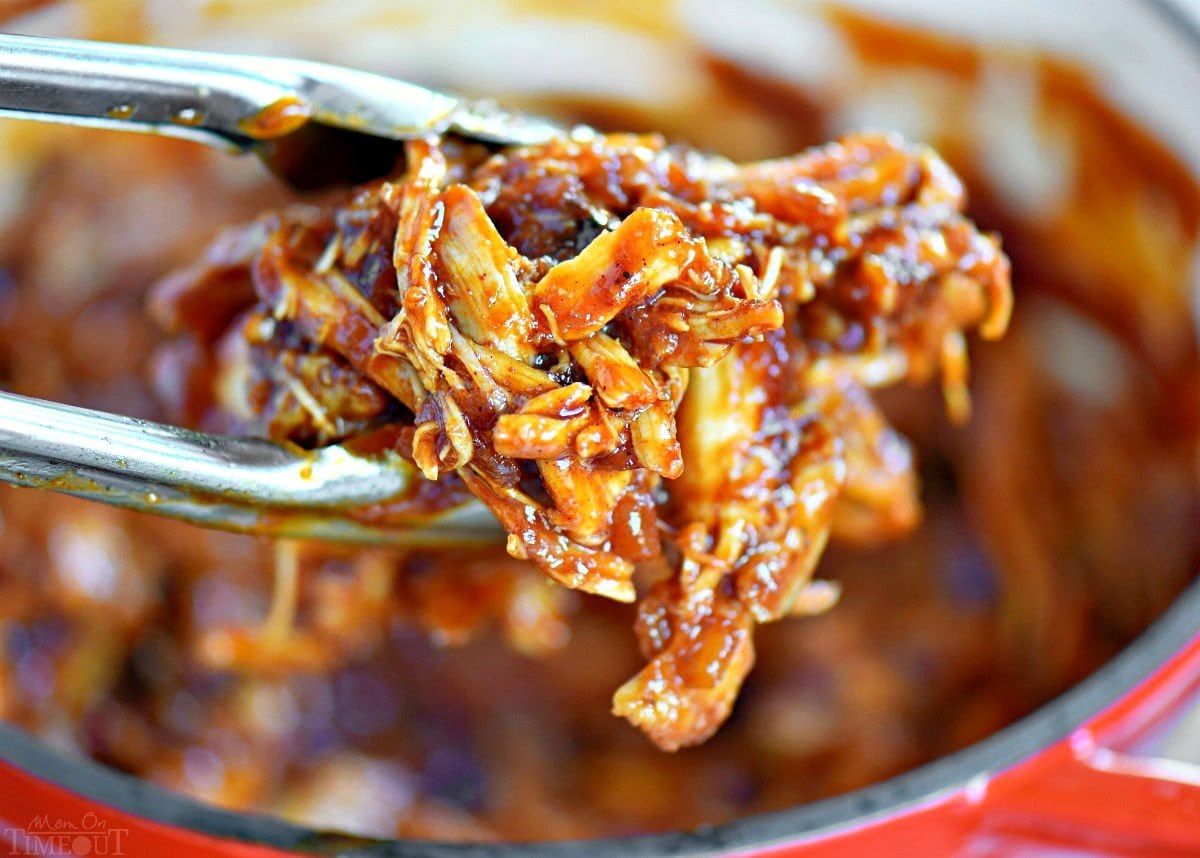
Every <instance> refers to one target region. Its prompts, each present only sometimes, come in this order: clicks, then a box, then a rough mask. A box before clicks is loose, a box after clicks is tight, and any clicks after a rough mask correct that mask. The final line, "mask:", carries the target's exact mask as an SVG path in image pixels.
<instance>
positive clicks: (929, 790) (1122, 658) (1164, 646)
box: [0, 0, 1200, 858]
mask: <svg viewBox="0 0 1200 858" xmlns="http://www.w3.org/2000/svg"><path fill="white" fill-rule="evenodd" d="M1142 3H1143V5H1144V6H1145V7H1146V8H1147V9H1148V10H1149V11H1150V12H1152V13H1154V14H1156V15H1158V16H1159V18H1160V19H1161V20H1162V21H1163V22H1164V23H1165V24H1166V25H1167V26H1169V27H1172V28H1174V29H1176V30H1178V31H1179V32H1180V33H1181V34H1182V35H1183V36H1184V37H1185V38H1186V39H1187V40H1188V41H1189V42H1191V43H1192V45H1193V46H1194V48H1195V50H1196V54H1197V56H1198V57H1200V20H1198V19H1197V17H1194V16H1192V15H1190V14H1189V13H1188V12H1186V11H1185V10H1183V9H1182V8H1180V6H1179V5H1178V4H1177V3H1176V2H1173V0H1142ZM1198 618H1200V579H1198V580H1195V581H1193V582H1192V583H1191V584H1190V585H1189V586H1188V587H1187V589H1185V590H1184V591H1183V592H1182V593H1181V594H1180V595H1179V596H1178V597H1177V598H1176V599H1175V601H1174V602H1173V603H1172V604H1171V605H1170V606H1169V607H1168V608H1167V610H1166V611H1165V612H1164V613H1163V615H1162V616H1161V617H1159V618H1158V619H1157V620H1156V621H1155V622H1154V623H1153V624H1152V625H1151V626H1150V627H1149V628H1147V629H1146V630H1145V631H1144V632H1142V634H1140V635H1139V636H1138V637H1137V638H1136V639H1135V640H1134V641H1133V642H1132V643H1130V644H1129V645H1128V646H1126V647H1125V648H1124V649H1123V650H1121V652H1119V653H1118V654H1117V655H1115V656H1114V657H1113V658H1112V659H1110V660H1109V661H1108V662H1107V663H1105V664H1104V665H1102V666H1101V667H1100V668H1099V669H1097V670H1096V671H1095V672H1094V673H1092V674H1091V675H1090V676H1088V677H1087V678H1085V679H1084V680H1082V681H1080V682H1079V683H1077V684H1075V685H1074V686H1072V687H1071V688H1070V689H1068V690H1067V691H1065V692H1064V693H1063V694H1061V695H1060V696H1058V697H1057V698H1055V699H1053V700H1051V701H1049V702H1048V703H1046V704H1044V705H1043V706H1041V707H1039V708H1038V709H1036V710H1034V711H1033V712H1032V713H1030V714H1029V715H1027V716H1025V717H1024V718H1021V719H1020V720H1018V721H1016V722H1014V723H1012V724H1010V725H1009V726H1007V727H1005V728H1003V729H1001V730H999V731H998V732H996V733H994V734H992V735H991V736H988V737H987V738H985V739H982V740H980V741H978V742H975V743H974V744H972V745H970V746H968V747H966V748H964V749H962V750H960V751H957V752H955V753H953V754H949V755H947V756H944V757H940V758H938V759H936V760H933V761H932V762H929V763H926V764H925V765H923V766H920V767H918V768H916V769H912V770H910V771H908V772H905V773H903V774H900V775H897V776H896V777H893V778H890V779H888V780H885V781H881V782H879V783H875V784H871V785H870V786H866V787H863V788H861V789H858V790H855V791H853V792H849V793H845V794H843V795H839V796H834V797H832V798H827V799H822V800H819V801H815V802H810V803H807V804H803V805H799V806H797V807H793V808H788V809H785V810H780V811H775V812H771V813H765V814H757V815H753V816H748V817H744V818H741V819H737V820H734V821H732V822H728V823H723V824H721V825H716V826H706V827H703V828H699V829H695V830H691V831H680V832H670V833H664V834H649V835H638V836H632V837H621V838H600V839H591V840H571V841H553V842H541V843H512V842H510V843H444V842H435V841H418V840H373V839H369V838H359V837H353V836H348V835H345V834H338V833H334V832H322V831H315V830H312V829H309V828H305V827H302V826H299V825H295V824H292V823H289V822H285V821H283V820H281V819H278V818H274V817H269V816H265V815H262V814H252V813H242V812H234V811H229V810H223V809H220V808H216V807H212V806H210V805H206V804H203V803H201V802H200V801H198V800H196V799H193V798H190V797H188V796H185V795H182V794H179V793H175V792H172V791H169V790H167V789H165V788H163V787H160V786H157V785H155V784H153V783H150V782H148V781H144V780H141V779H139V778H136V777H134V776H132V775H128V774H125V773H122V772H119V771H116V770H114V769H110V768H108V767H106V766H103V765H101V764H100V763H97V762H95V761H93V760H90V759H86V758H80V757H77V756H73V755H69V754H67V753H64V752H61V751H58V750H55V749H52V748H50V747H48V746H46V745H45V744H43V743H42V742H41V741H39V740H38V739H36V738H34V737H33V736H32V735H31V734H29V733H27V732H25V731H24V730H21V729H20V728H17V727H14V726H12V725H10V724H6V723H3V722H0V762H4V763H8V764H11V765H13V766H15V767H17V768H19V769H23V770H24V771H26V772H28V773H30V774H32V775H34V776H35V777H37V778H38V779H40V780H43V781H46V782H49V783H52V784H54V785H56V786H58V787H61V788H63V789H66V790H69V791H71V792H73V793H76V794H77V795H79V796H82V797H83V798H85V799H87V800H90V801H93V802H96V803H97V804H98V805H106V806H109V807H112V808H115V809H117V810H120V811H123V812H125V813H129V814H132V815H135V816H138V817H141V818H142V819H146V820H150V821H152V822H156V823H161V824H164V825H168V826H173V827H178V828H183V829H187V830H190V831H194V832H197V833H200V834H204V835H208V836H211V837H215V838H222V839H232V840H235V841H241V842H243V843H249V844H258V845H262V846H266V847H273V848H275V849H281V850H292V851H298V852H302V853H303V852H307V853H316V854H327V855H333V854H336V855H345V856H359V858H401V856H403V858H515V856H518V855H521V856H525V855H532V856H540V858H567V856H571V858H577V856H584V855H586V856H590V858H599V856H606V855H621V856H658V855H677V856H699V855H711V854H726V853H728V852H731V851H746V850H753V849H762V848H765V847H771V846H776V845H780V844H783V843H788V842H795V841H797V840H810V839H812V838H815V837H818V836H820V835H826V834H832V833H835V832H837V831H839V830H844V829H847V828H849V827H851V826H854V825H861V824H863V823H865V822H869V821H872V820H878V819H881V818H883V817H886V816H890V815H893V814H896V813H899V812H903V811H905V810H908V809H911V808H914V807H917V806H920V805H923V804H927V803H929V802H932V801H935V800H936V799H938V798H939V797H942V796H945V795H946V794H948V793H952V792H955V791H957V790H960V789H962V788H964V787H965V786H967V784H968V783H969V782H971V781H973V780H975V779H978V778H979V777H981V776H982V777H984V778H987V777H990V776H992V775H994V774H996V773H998V772H1000V771H1003V770H1005V769H1008V768H1011V767H1013V766H1015V765H1018V764H1019V763H1021V762H1022V761H1024V760H1026V759H1028V758H1029V757H1031V756H1033V755H1034V754H1036V753H1037V752H1039V751H1041V750H1043V749H1045V748H1047V747H1048V746H1050V745H1052V744H1054V743H1056V742H1058V741H1059V740H1061V739H1063V738H1064V737H1066V736H1068V735H1069V734H1070V733H1071V732H1072V731H1073V730H1075V729H1076V728H1077V727H1079V726H1080V725H1081V724H1083V723H1084V722H1085V721H1087V720H1088V719H1089V718H1091V717H1092V716H1094V715H1096V714H1098V713H1099V712H1101V711H1103V710H1105V709H1107V708H1108V707H1109V706H1111V705H1113V704H1114V703H1116V702H1117V701H1119V700H1120V699H1121V698H1123V697H1124V696H1125V695H1127V694H1128V693H1129V692H1131V691H1132V690H1133V689H1134V688H1136V687H1137V686H1138V685H1139V684H1141V683H1142V682H1143V681H1145V680H1146V678H1147V677H1148V676H1149V675H1150V674H1151V673H1153V672H1154V671H1155V669H1156V668H1159V667H1160V666H1161V665H1163V664H1164V663H1165V662H1166V661H1167V660H1168V659H1169V658H1170V657H1171V656H1172V655H1174V654H1176V653H1177V652H1179V651H1180V650H1181V649H1182V648H1184V647H1185V646H1186V645H1187V644H1188V642H1189V641H1190V640H1191V639H1192V638H1193V637H1195V636H1197V635H1198V634H1200V619H1198Z"/></svg>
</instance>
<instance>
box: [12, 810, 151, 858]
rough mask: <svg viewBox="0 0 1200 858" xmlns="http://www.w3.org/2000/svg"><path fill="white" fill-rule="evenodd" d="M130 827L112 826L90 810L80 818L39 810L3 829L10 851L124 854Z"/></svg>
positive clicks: (45, 853) (19, 853)
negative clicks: (22, 823)
mask: <svg viewBox="0 0 1200 858" xmlns="http://www.w3.org/2000/svg"><path fill="white" fill-rule="evenodd" d="M128 837H129V829H128V828H116V827H113V826H110V825H109V824H108V821H107V820H106V819H103V818H101V817H100V816H98V815H97V814H95V813H92V812H91V811H88V812H87V813H85V814H84V815H83V816H82V817H80V818H79V819H75V820H71V819H62V818H61V817H52V816H50V815H49V814H45V813H43V814H39V815H37V816H35V817H34V818H33V819H31V820H29V822H28V824H26V825H25V827H23V828H15V827H8V828H5V829H4V846H5V848H7V850H8V852H7V853H6V854H8V855H47V856H51V855H54V856H76V855H80V856H82V855H124V854H125V848H126V846H127V845H128V844H127V842H126V841H127V839H128Z"/></svg>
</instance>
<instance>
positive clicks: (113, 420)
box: [0, 392, 419, 507]
mask: <svg viewBox="0 0 1200 858" xmlns="http://www.w3.org/2000/svg"><path fill="white" fill-rule="evenodd" d="M0 456H2V457H3V458H2V459H0V471H2V472H3V474H2V475H0V479H9V478H14V479H12V480H11V481H18V480H17V479H15V478H16V477H20V480H19V481H20V482H22V483H23V484H28V482H29V480H28V477H29V476H30V474H28V473H23V474H20V475H18V474H14V471H15V470H16V468H17V467H18V466H20V467H22V468H23V469H24V470H25V471H28V470H29V468H28V463H33V462H41V463H43V464H41V465H39V466H37V469H36V470H37V471H38V474H37V475H36V476H38V478H39V479H41V480H43V481H45V480H47V479H54V478H56V477H65V476H67V475H71V474H77V473H78V472H80V471H82V470H86V471H87V472H88V473H89V475H90V477H91V479H93V480H99V481H102V480H104V477H103V475H104V474H106V473H107V474H113V475H115V476H117V477H120V478H121V484H122V485H127V484H129V483H131V482H133V483H136V484H138V485H141V486H145V487H152V486H166V487H171V488H174V489H179V490H183V491H187V492H192V493H197V494H201V495H205V496H209V497H211V498H214V499H218V498H219V499H222V500H226V501H231V500H236V501H240V502H251V503H254V504H256V505H259V506H264V507H279V506H307V507H346V506H361V505H363V504H368V503H374V502H377V501H382V500H386V499H388V498H391V497H395V496H396V495H399V494H402V493H404V492H405V491H407V490H408V488H409V487H410V486H411V485H412V482H413V480H414V479H419V477H418V475H417V474H416V470H415V468H414V467H413V466H412V465H411V464H410V463H408V462H406V461H405V460H404V459H402V458H400V457H399V456H398V455H394V454H393V455H389V456H387V457H383V458H378V459H376V458H366V457H363V456H356V455H353V454H351V453H349V452H347V451H346V450H345V449H343V448H342V447H337V446H333V447H325V448H322V449H320V450H316V451H313V452H307V451H302V450H299V449H296V450H294V451H293V450H290V449H287V448H285V447H282V446H280V445H278V444H274V443H271V442H270V441H264V440H261V439H257V438H240V437H231V436H223V435H205V434H203V433H200V432H192V431H190V430H188V429H181V428H180V427H178V426H168V425H165V424H161V423H152V422H150V421H147V420H137V419H135V418H132V417H125V416H122V415H117V414H107V413H104V412H101V411H92V410H89V409H86V408H76V407H74V406H70V405H63V404H61V403H57V402H46V401H44V400H40V399H32V398H29V397H25V396H18V395H16V394H13V393H4V392H0ZM55 467H58V468H61V469H62V472H61V473H59V474H57V475H52V474H51V473H50V471H49V470H48V469H51V468H55ZM48 487H49V488H53V487H54V486H48ZM151 490H152V489H150V488H142V490H141V491H142V493H143V494H145V493H146V492H147V491H151Z"/></svg>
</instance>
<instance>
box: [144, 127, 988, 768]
mask: <svg viewBox="0 0 1200 858" xmlns="http://www.w3.org/2000/svg"><path fill="white" fill-rule="evenodd" d="M406 154H407V158H406V164H407V167H406V170H405V172H404V173H403V174H402V175H400V176H398V177H397V178H395V179H392V180H388V181H381V182H377V183H374V184H372V185H369V186H366V187H363V188H360V189H358V190H356V191H355V192H354V193H353V195H352V196H350V197H348V198H347V199H346V200H345V201H343V202H342V203H340V204H337V205H332V206H328V207H324V208H314V207H295V208H292V209H289V210H286V211H283V212H281V213H277V214H272V215H267V216H265V217H263V218H261V219H260V220H259V221H258V222H256V223H254V224H252V225H250V226H246V227H241V228H237V229H234V230H231V231H229V232H227V233H226V234H225V235H223V236H221V237H220V238H218V240H217V241H216V243H215V244H214V245H213V246H212V248H210V250H209V252H208V254H207V256H206V257H205V258H204V259H203V260H202V261H201V262H199V263H198V264H196V265H195V266H194V267H192V268H190V269H187V270H185V271H182V272H180V273H178V274H176V275H174V276H172V277H170V278H168V279H167V280H166V281H164V282H163V283H162V284H160V286H159V288H158V290H157V292H156V295H155V300H154V310H155V312H156V315H157V316H158V318H159V319H160V320H161V321H162V322H163V324H165V325H166V326H167V327H168V328H169V329H171V330H173V331H174V332H176V333H177V334H179V335H180V339H179V340H178V341H177V342H176V343H175V344H174V345H173V346H172V347H171V349H172V350H171V352H170V359H169V360H168V359H164V360H162V361H160V364H161V365H163V366H167V367H170V371H168V372H164V373H163V374H162V375H163V378H164V382H165V385H166V387H168V388H169V389H175V390H179V389H185V390H188V391H190V395H189V396H188V397H186V402H183V403H180V414H179V417H180V419H187V420H190V421H191V422H194V423H197V424H199V425H204V426H207V427H209V428H219V429H225V430H228V431H240V432H255V433H259V434H265V435H268V436H271V437H275V438H281V439H288V440H291V441H295V442H297V443H300V444H304V445H308V446H314V445H321V444H326V443H331V442H334V441H341V440H346V439H357V438H362V437H371V438H374V439H375V443H387V444H389V445H391V446H393V447H394V448H396V449H398V450H399V451H400V452H401V453H402V454H403V455H405V456H407V457H409V458H410V459H411V460H412V461H413V462H415V464H416V465H417V466H418V467H419V468H420V470H421V471H422V473H423V474H424V475H425V476H426V477H427V478H428V480H429V481H430V486H431V487H437V489H436V490H433V489H432V488H431V491H430V492H429V493H427V495H425V496H424V498H425V502H428V503H429V504H431V505H440V506H438V508H442V507H444V506H445V505H447V504H448V503H449V502H450V501H449V500H448V499H461V498H462V497H464V496H465V494H466V492H467V491H469V492H470V493H471V494H473V495H474V496H475V497H477V498H478V499H479V500H480V501H482V502H483V503H484V504H485V505H486V506H487V507H488V508H489V509H490V510H491V512H492V513H493V514H494V515H495V517H496V518H497V519H498V520H499V521H500V523H501V524H502V525H503V526H504V528H505V529H506V530H507V532H508V543H507V547H508V552H509V554H511V555H512V556H513V557H514V558H518V559H527V560H530V561H532V562H533V564H535V565H536V566H537V568H538V569H540V570H541V571H542V572H543V573H545V574H546V575H547V576H549V577H550V578H552V579H553V580H554V581H556V582H558V583H559V584H561V585H563V586H566V587H569V588H573V589H578V590H582V591H586V592H589V593H594V594H598V595H601V596H606V597H609V598H611V599H616V600H619V601H623V602H633V601H635V600H638V599H639V593H640V594H641V597H640V601H639V602H638V607H637V622H636V630H637V637H638V640H639V643H640V646H641V649H642V652H643V654H644V655H645V657H646V659H647V661H648V663H647V665H646V666H645V668H643V669H642V670H641V671H640V672H639V673H638V674H637V675H636V676H634V677H633V678H632V679H630V680H629V681H628V682H626V683H625V684H624V685H623V686H621V688H620V689H619V690H618V691H617V693H616V695H615V697H614V711H615V712H617V713H618V714H620V715H622V716H624V717H625V718H627V719H629V720H630V721H631V722H633V723H634V724H636V725H637V726H639V727H640V728H641V729H642V730H643V731H645V732H646V734H647V735H648V736H649V737H650V738H651V739H652V740H653V741H654V742H655V743H656V744H657V745H659V746H660V747H662V748H664V749H669V750H673V749H676V748H679V747H682V746H685V745H691V744H695V743H698V742H702V741H704V740H705V739H707V738H708V737H709V736H710V735H711V734H712V733H713V732H714V731H715V730H716V729H717V728H718V727H719V726H720V724H721V723H722V721H724V719H725V718H726V717H727V716H728V714H729V712H730V709H731V707H732V705H733V703H734V700H735V698H736V696H737V692H738V689H739V688H740V686H741V684H742V681H743V680H744V678H745V676H746V675H747V673H748V671H749V670H750V669H751V667H752V665H753V662H754V645H753V632H754V627H755V626H756V625H757V624H759V623H764V622H770V621H773V620H777V619H780V618H782V617H785V616H788V615H790V614H797V613H801V614H803V613H811V612H815V611H819V610H823V609H824V608H826V607H828V606H829V605H830V604H831V602H832V601H833V597H832V596H831V594H833V593H835V590H834V589H833V588H831V587H829V586H828V585H827V584H825V583H824V582H814V579H813V572H814V569H815V567H816V564H817V562H818V560H819V559H820V556H821V553H822V551H823V549H824V546H825V544H826V542H827V540H828V539H829V537H830V535H831V534H832V535H833V536H834V538H843V539H847V540H853V541H857V542H863V541H872V540H876V539H881V538H886V537H891V536H895V535H897V534H900V533H903V532H905V531H907V530H908V529H910V528H911V527H912V526H913V525H914V524H915V523H916V521H917V520H918V518H919V515H920V508H919V502H918V499H917V485H916V479H915V476H914V473H913V456H912V453H911V451H910V449H909V447H908V444H907V442H906V441H905V440H904V439H903V438H902V437H901V436H900V435H899V434H898V433H896V432H895V431H894V430H893V429H891V427H890V426H889V425H888V424H887V422H886V420H885V419H884V417H883V416H882V414H881V412H880V411H879V410H878V409H877V407H876V406H875V404H874V402H873V401H872V397H871V393H870V389H872V388H878V387H881V386H885V385H890V384H894V383H896V382H899V381H913V382H920V381H924V380H927V379H929V378H931V377H933V376H934V375H935V374H937V373H939V372H940V376H941V381H942V385H943V390H944V393H945V400H946V405H947V408H948V410H949V412H950V414H951V415H952V416H954V417H956V418H958V419H963V418H965V417H966V415H967V414H968V409H969V398H968V395H967V391H966V348H965V339H964V334H965V332H967V331H970V330H972V329H974V330H977V331H978V332H979V334H980V335H982V336H984V337H989V338H994V337H998V336H1000V335H1001V334H1002V333H1003V331H1004V329H1005V326H1006V324H1007V320H1008V316H1009V311H1010V307H1011V293H1010V288H1009V279H1008V262H1007V260H1006V258H1005V256H1004V255H1003V254H1002V253H1001V251H1000V249H999V245H998V242H997V240H996V239H995V238H994V237H991V236H987V235H984V234H981V233H980V232H979V231H978V230H976V228H975V227H974V226H973V225H972V223H971V222H970V221H969V220H967V219H966V218H965V217H964V216H963V215H962V207H963V202H964V200H963V189H962V186H961V184H960V182H959V181H958V179H957V178H956V177H955V176H954V174H953V173H952V172H951V170H950V169H949V168H948V167H947V166H946V164H945V163H944V162H943V161H941V160H940V159H939V158H938V157H937V156H936V155H935V154H934V153H932V152H931V151H930V150H928V149H926V148H923V147H919V146H914V145H910V144H907V143H905V142H904V141H902V140H899V139H897V138H896V137H894V136H857V137H849V138H846V139H844V140H841V141H839V142H836V143H832V144H829V145H827V146H824V147H821V148H818V149H814V150H811V151H809V152H806V153H804V154H801V155H799V156H796V157H793V158H786V159H781V160H776V161H767V162H761V163H757V164H750V165H744V166H740V165H737V164H734V163H732V162H729V161H727V160H724V159H722V158H718V157H714V156H709V155H702V154H700V153H697V152H695V151H692V150H689V149H686V148H682V147H676V146H668V145H667V144H666V143H665V142H664V141H663V140H662V139H660V138H658V137H656V136H628V135H612V136H599V135H596V136H577V137H573V138H570V139H562V140H559V141H555V142H552V143H549V144H546V145H543V146H537V147H530V148H519V149H509V150H504V151H501V152H500V153H498V154H496V153H492V152H489V151H487V150H486V149H484V148H482V147H478V146H473V145H467V144H463V143H460V142H456V141H449V140H425V141H419V142H415V143H412V144H410V145H409V147H408V151H407V153H406ZM185 382H186V383H185ZM380 439H383V440H380ZM372 514H373V515H376V516H379V515H386V514H387V513H386V510H384V511H383V512H382V513H381V512H380V510H378V509H376V510H374V511H373V512H372ZM639 564H641V568H642V569H643V570H644V572H643V574H640V575H635V570H636V569H637V568H638V567H639Z"/></svg>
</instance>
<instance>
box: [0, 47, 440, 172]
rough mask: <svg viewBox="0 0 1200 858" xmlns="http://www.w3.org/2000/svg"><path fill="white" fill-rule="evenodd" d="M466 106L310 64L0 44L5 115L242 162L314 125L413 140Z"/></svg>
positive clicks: (0, 107)
mask: <svg viewBox="0 0 1200 858" xmlns="http://www.w3.org/2000/svg"><path fill="white" fill-rule="evenodd" d="M461 107H462V105H461V102H460V100H459V99H456V98H452V97H450V96H448V95H443V94H441V93H437V92H433V91H431V90H428V89H424V88H423V87H419V86H415V85H413V84H410V83H406V82H404V81H399V80H394V79H392V78H387V77H383V76H381V75H376V74H371V73H369V72H361V71H355V70H353V69H345V68H340V67H338V66H331V65H325V64H323V63H313V62H307V61H303V60H294V59H282V58H275V57H253V56H242V55H236V54H218V53H206V52H201V51H185V50H178V49H172V48H157V47H145V46H140V45H119V44H111V43H104V42H89V41H78V40H73V39H51V38H43V37H38V36H17V35H7V34H0V115H4V116H16V117H22V118H32V119H40V120H45V121H51V122H66V123H70V124H75V125H93V126H101V127H113V128H123V129H128V130H141V131H149V132H153V133H156V134H166V135H169V136H176V137H185V138H189V139H193V140H198V141H200V142H203V143H207V144H209V145H215V146H217V147H219V148H223V149H232V150H235V151H244V150H247V149H249V148H251V147H252V146H254V145H255V143H256V142H257V141H258V140H263V139H271V138H274V137H278V136H283V135H284V134H286V133H288V132H290V131H292V130H295V129H296V128H297V127H298V126H299V125H302V124H303V123H304V122H305V121H306V120H309V119H311V120H313V121H316V122H319V123H321V124H324V125H330V126H333V127H337V128H347V129H350V130H354V131H361V132H363V133H366V134H370V135H373V136H381V137H388V138H393V139H405V138H409V137H413V136H418V135H421V134H427V133H431V132H438V131H441V130H444V129H445V128H446V127H448V126H449V125H450V124H451V123H452V122H453V118H452V117H453V115H454V114H455V112H456V111H458V110H460V108H461Z"/></svg>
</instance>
